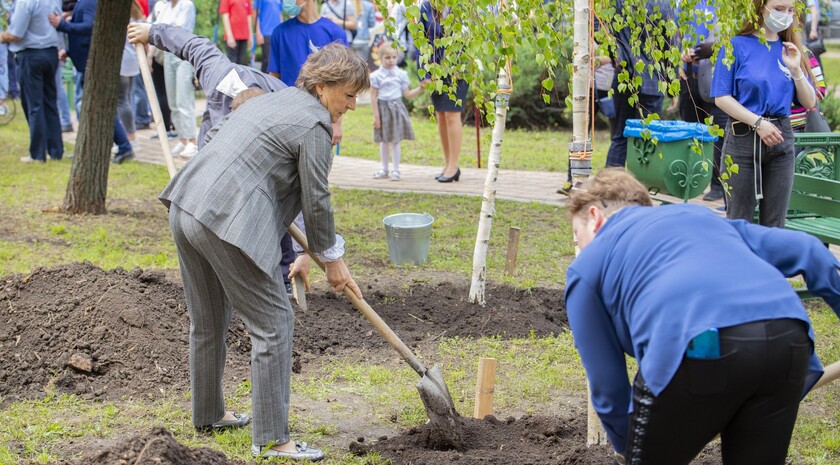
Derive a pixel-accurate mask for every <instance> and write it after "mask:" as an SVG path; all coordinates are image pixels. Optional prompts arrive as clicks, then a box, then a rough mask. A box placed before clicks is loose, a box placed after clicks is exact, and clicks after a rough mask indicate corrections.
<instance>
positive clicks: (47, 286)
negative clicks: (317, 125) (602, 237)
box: [0, 263, 566, 401]
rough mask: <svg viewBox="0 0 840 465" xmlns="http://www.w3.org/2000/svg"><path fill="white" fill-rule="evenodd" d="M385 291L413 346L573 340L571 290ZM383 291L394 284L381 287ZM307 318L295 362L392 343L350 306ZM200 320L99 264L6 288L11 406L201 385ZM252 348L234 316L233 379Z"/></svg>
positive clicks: (316, 297) (0, 330)
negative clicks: (446, 340) (475, 297)
mask: <svg viewBox="0 0 840 465" xmlns="http://www.w3.org/2000/svg"><path fill="white" fill-rule="evenodd" d="M402 284H403V283H377V282H375V281H374V282H373V283H371V284H370V285H369V286H367V289H365V290H364V292H365V298H366V299H367V301H368V302H369V303H370V305H371V306H372V307H373V308H374V309H375V310H376V311H377V312H378V313H379V314H380V316H381V317H382V318H383V319H384V320H385V321H386V322H387V323H388V324H389V325H390V326H391V328H392V329H393V330H394V331H395V332H396V333H397V334H398V335H399V336H400V337H401V338H402V339H403V341H404V342H405V343H406V344H408V345H409V346H417V345H418V344H421V343H423V342H429V341H433V340H437V339H438V338H440V337H456V336H458V337H475V336H490V335H498V336H500V337H524V336H527V335H528V334H529V333H531V332H532V331H533V333H534V334H536V335H538V336H544V335H548V334H552V333H554V334H556V333H559V332H561V331H563V330H564V327H565V325H566V313H565V308H564V307H563V296H562V291H559V290H545V289H536V290H533V291H521V290H516V289H514V288H512V287H509V286H490V287H489V288H488V296H489V297H488V303H487V306H486V307H484V308H482V307H479V306H476V305H472V304H470V303H468V302H467V300H466V296H467V294H468V292H467V287H466V284H463V285H457V284H452V283H448V282H438V283H434V282H432V283H429V282H410V283H409V284H410V285H409V286H404V285H402ZM378 286H382V288H381V289H380V288H379V287H378ZM307 300H308V303H309V310H308V311H307V312H302V311H297V312H296V320H297V325H296V326H295V342H294V348H295V349H294V358H295V368H296V371H299V370H300V366H301V363H306V362H307V361H308V360H311V359H313V358H315V357H319V356H322V355H332V354H335V353H338V352H340V351H341V350H344V349H361V348H382V347H386V346H387V343H386V342H385V340H384V339H383V338H382V336H381V335H380V334H379V333H378V332H376V331H375V330H374V329H373V327H372V326H371V325H370V323H369V322H368V321H367V320H365V319H364V317H362V316H361V314H360V313H359V312H358V311H357V310H355V309H354V308H353V307H352V305H351V304H350V303H349V302H348V301H347V300H346V299H345V298H344V297H343V296H338V295H335V294H333V293H331V292H324V291H321V292H314V293H312V294H310V295H309V297H308V299H307ZM188 347H189V318H188V316H187V312H186V305H185V301H184V294H183V290H182V289H181V287H180V286H179V285H177V284H174V283H172V282H170V281H168V280H167V279H166V278H165V277H164V275H163V274H162V273H156V272H148V271H144V270H141V269H139V268H135V269H132V270H129V271H126V270H123V269H120V268H117V269H115V270H111V271H105V270H102V269H100V268H97V267H95V266H93V265H91V264H89V263H74V264H70V265H65V266H60V267H56V268H40V269H37V270H35V271H33V272H32V273H31V274H29V275H11V276H6V277H4V278H0V396H2V397H3V398H4V399H5V401H12V400H15V399H20V398H32V397H39V396H41V395H43V394H44V389H45V387H46V386H47V385H48V384H49V383H53V385H54V386H55V388H56V390H57V391H58V392H66V393H74V394H78V395H80V396H82V397H84V398H88V399H91V398H104V399H119V398H122V397H128V398H136V397H153V396H157V395H159V394H160V392H161V390H174V391H185V390H186V389H188V387H189V368H188V362H187V361H188ZM250 349H251V342H250V339H249V338H248V334H247V331H246V330H245V327H244V325H243V324H242V323H241V322H240V321H239V319H238V318H236V316H234V319H233V321H232V322H231V325H230V331H229V334H228V361H227V368H226V375H227V378H231V379H237V380H241V379H244V378H247V377H248V369H249V368H248V367H249V363H250V362H249V360H250V355H249V354H250Z"/></svg>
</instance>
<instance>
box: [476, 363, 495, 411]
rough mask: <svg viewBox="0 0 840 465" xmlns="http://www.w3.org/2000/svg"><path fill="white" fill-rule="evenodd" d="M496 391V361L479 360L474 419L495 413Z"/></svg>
mask: <svg viewBox="0 0 840 465" xmlns="http://www.w3.org/2000/svg"><path fill="white" fill-rule="evenodd" d="M495 390H496V359H495V358H480V359H478V379H477V380H476V383H475V410H473V418H479V419H480V418H484V417H486V416H487V415H491V414H492V413H493V393H494V392H495Z"/></svg>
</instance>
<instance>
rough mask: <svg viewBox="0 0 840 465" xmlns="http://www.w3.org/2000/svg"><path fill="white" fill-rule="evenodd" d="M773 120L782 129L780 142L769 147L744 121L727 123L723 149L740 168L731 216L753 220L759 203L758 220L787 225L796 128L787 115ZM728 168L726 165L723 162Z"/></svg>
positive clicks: (732, 182) (732, 179) (734, 180)
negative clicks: (793, 127)
mask: <svg viewBox="0 0 840 465" xmlns="http://www.w3.org/2000/svg"><path fill="white" fill-rule="evenodd" d="M773 124H775V125H776V127H777V128H779V130H780V131H781V132H782V137H783V138H784V141H783V142H782V143H781V144H778V145H774V146H773V147H767V146H766V145H765V144H764V142H762V141H761V138H760V137H759V136H758V135H756V133H755V131H753V130H752V129H750V128H749V126H747V125H746V124H744V123H740V122H734V121H732V122H730V124H728V125H727V127H726V136H725V139H724V143H723V153H724V155H728V156H731V157H732V162H733V163H734V164H736V165H738V172H737V173H731V174H730V178H729V186H730V187H731V188H732V190H731V191H730V192H731V194H732V195H731V197H730V198H729V202H728V203H727V208H726V216H727V218H729V219H733V220H737V219H742V220H747V221H749V222H751V223H752V222H753V217H754V215H755V206H756V203H757V204H758V210H759V215H758V219H759V221H758V222H759V224H761V225H762V226H768V227H777V228H782V227H784V226H785V215H786V214H787V208H788V203H789V202H790V193H791V190H793V171H794V153H793V150H794V149H793V131H792V130H791V128H790V121H789V120H788V119H787V118H780V119H778V120H775V121H774V122H773ZM720 169H721V171H723V172H725V171H726V167H725V166H721V167H720Z"/></svg>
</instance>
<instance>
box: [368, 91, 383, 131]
mask: <svg viewBox="0 0 840 465" xmlns="http://www.w3.org/2000/svg"><path fill="white" fill-rule="evenodd" d="M378 96H379V89H377V88H376V87H371V88H370V107H371V108H373V128H374V129H379V128H380V127H382V122H381V121H380V120H379V100H378Z"/></svg>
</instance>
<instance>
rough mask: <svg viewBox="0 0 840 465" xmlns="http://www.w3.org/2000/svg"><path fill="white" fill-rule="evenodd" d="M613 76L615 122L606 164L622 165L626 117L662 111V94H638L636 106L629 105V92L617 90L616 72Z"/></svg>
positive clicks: (624, 148)
mask: <svg viewBox="0 0 840 465" xmlns="http://www.w3.org/2000/svg"><path fill="white" fill-rule="evenodd" d="M615 76H616V77H615V78H613V85H612V86H613V102H614V103H615V124H614V125H613V129H612V144H610V150H609V152H607V166H608V167H609V166H620V167H622V168H623V167H624V162H625V161H627V138H626V137H624V126H625V124H626V123H627V120H628V119H637V118H644V117H645V116H647V115H649V114H650V113H662V101H663V100H664V97H663V96H662V95H646V94H639V101H638V103H636V106H635V107H634V106H631V105H630V102H629V101H628V99H629V98H630V93H629V92H619V91H618V73H616V75H615Z"/></svg>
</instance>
